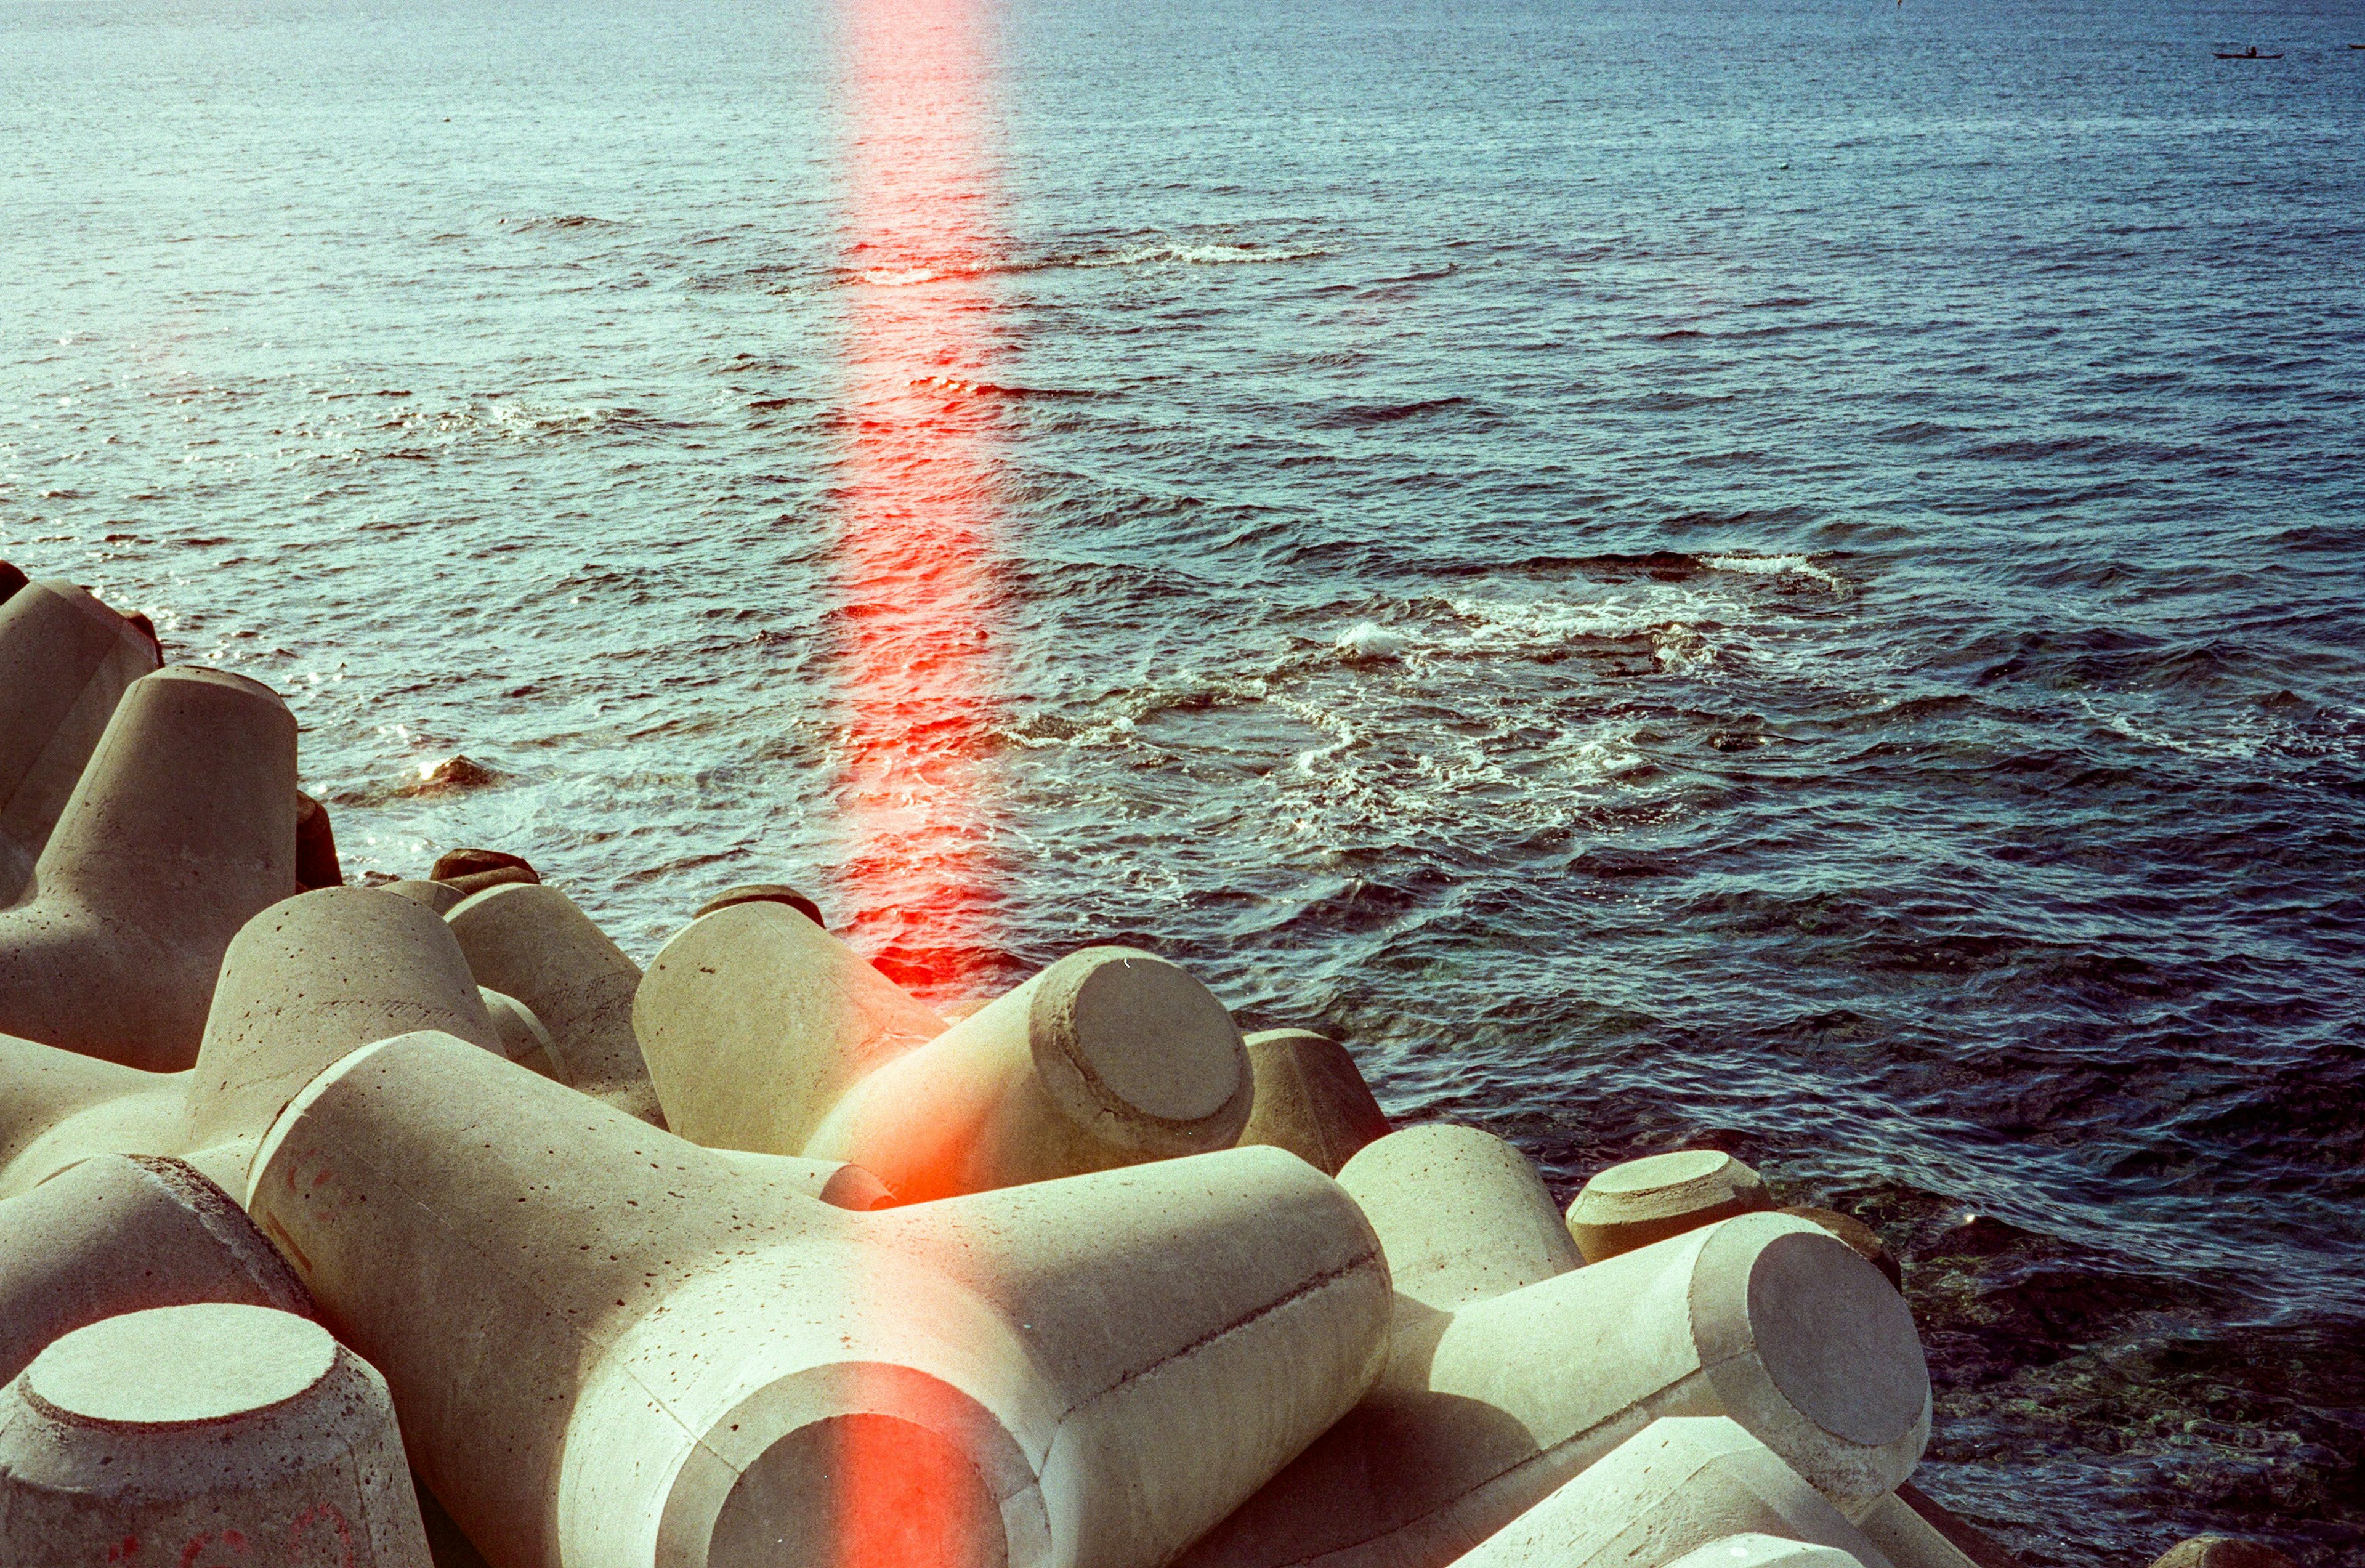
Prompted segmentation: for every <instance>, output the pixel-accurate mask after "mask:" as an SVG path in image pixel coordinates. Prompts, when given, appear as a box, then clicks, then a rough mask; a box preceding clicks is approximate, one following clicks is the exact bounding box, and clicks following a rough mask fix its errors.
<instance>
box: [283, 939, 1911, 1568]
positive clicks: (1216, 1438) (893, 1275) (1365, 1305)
mask: <svg viewBox="0 0 2365 1568" xmlns="http://www.w3.org/2000/svg"><path fill="white" fill-rule="evenodd" d="M784 913H786V912H784ZM792 918H801V917H793V916H792ZM247 1204H248V1207H249V1209H250V1211H251V1212H252V1214H253V1215H255V1217H256V1219H257V1221H258V1222H259V1223H260V1224H261V1225H262V1226H263V1229H264V1231H265V1232H266V1233H267V1234H269V1235H270V1236H272V1237H273V1238H274V1239H275V1240H276V1241H277V1242H278V1243H279V1245H280V1246H281V1248H282V1249H283V1250H285V1251H286V1253H287V1255H288V1256H289V1258H290V1259H291V1260H295V1261H296V1263H297V1269H298V1271H299V1272H300V1273H302V1274H303V1276H304V1278H305V1279H306V1282H308V1285H309V1286H310V1288H311V1290H312V1292H313V1294H314V1296H315V1298H316V1299H317V1300H318V1301H319V1304H320V1308H321V1311H322V1313H323V1315H324V1316H325V1317H326V1318H327V1319H328V1321H329V1322H330V1323H331V1326H332V1327H334V1328H335V1329H336V1330H337V1332H338V1334H339V1336H340V1337H341V1338H342V1339H343V1340H344V1341H345V1342H346V1343H347V1344H349V1345H352V1346H353V1347H354V1348H355V1349H356V1350H360V1351H361V1352H362V1353H363V1354H364V1355H366V1356H367V1357H368V1358H369V1360H370V1361H372V1362H373V1363H374V1364H375V1365H376V1366H377V1367H378V1368H380V1369H381V1370H382V1371H383V1372H385V1373H386V1375H387V1381H388V1383H390V1384H391V1385H392V1387H393V1390H394V1396H395V1402H396V1404H397V1406H398V1408H399V1409H400V1410H401V1412H402V1419H403V1425H404V1428H405V1430H406V1431H407V1432H408V1433H409V1435H410V1438H411V1439H412V1451H413V1457H414V1459H415V1460H416V1462H417V1463H418V1465H419V1468H420V1472H421V1473H423V1474H424V1475H425V1476H426V1477H427V1479H428V1481H429V1482H430V1484H432V1487H433V1488H434V1491H435V1493H436V1494H437V1495H438V1496H440V1497H441V1498H442V1499H443V1504H444V1506H446V1507H447V1508H448V1509H449V1510H450V1511H451V1514H452V1516H453V1518H455V1519H457V1520H458V1521H459V1523H460V1525H461V1526H462V1527H463V1529H465V1531H466V1532H467V1534H468V1536H469V1537H470V1539H472V1540H474V1541H475V1542H476V1545H477V1546H478V1547H479V1548H480V1549H481V1550H482V1551H484V1554H485V1555H486V1557H487V1558H488V1559H489V1560H490V1561H492V1562H498V1563H501V1564H503V1565H504V1568H524V1565H528V1564H535V1565H544V1568H549V1565H556V1568H594V1565H597V1568H622V1565H627V1564H630V1565H633V1568H647V1565H650V1564H653V1563H655V1562H666V1563H668V1564H673V1563H680V1564H704V1565H707V1568H741V1565H745V1568H759V1565H760V1568H790V1565H795V1564H829V1565H833V1568H835V1565H836V1564H841V1563H845V1562H864V1563H867V1564H873V1565H875V1568H906V1565H909V1568H943V1565H944V1564H950V1563H969V1562H1007V1563H1008V1564H1010V1565H1012V1568H1030V1565H1035V1564H1055V1565H1062V1568H1066V1565H1072V1568H1155V1565H1156V1564H1159V1563H1161V1562H1165V1561H1166V1560H1167V1559H1168V1558H1169V1557H1170V1556H1171V1555H1172V1553H1173V1552H1175V1551H1177V1550H1179V1549H1180V1548H1181V1547H1182V1546H1183V1544H1184V1543H1185V1542H1186V1541H1188V1540H1190V1539H1191V1538H1192V1537H1193V1536H1194V1535H1196V1534H1198V1533H1199V1532H1200V1531H1201V1530H1203V1529H1205V1528H1206V1527H1207V1526H1208V1525H1209V1524H1211V1523H1213V1522H1214V1521H1215V1520H1216V1518H1219V1517H1221V1516H1222V1514H1223V1513H1224V1512H1225V1511H1226V1510H1227V1509H1228V1508H1230V1507H1231V1506H1233V1505H1234V1504H1236V1503H1237V1502H1238V1501H1239V1499H1240V1498H1241V1497H1243V1496H1245V1495H1248V1494H1249V1492H1250V1491H1251V1490H1253V1489H1254V1487H1255V1486H1256V1485H1257V1484H1258V1483H1259V1482H1260V1481H1261V1480H1262V1479H1263V1478H1264V1477H1265V1476H1267V1475H1269V1474H1271V1473H1272V1472H1273V1471H1274V1470H1276V1469H1277V1468H1279V1467H1280V1466H1281V1465H1282V1464H1283V1462H1286V1461H1287V1460H1288V1458H1289V1457H1290V1456H1291V1455H1292V1454H1293V1453H1295V1452H1296V1451H1297V1450H1299V1449H1300V1448H1302V1447H1303V1446H1304V1445H1305V1444H1306V1442H1307V1441H1308V1440H1310V1439H1312V1438H1313V1437H1314V1436H1315V1435H1316V1434H1317V1433H1318V1432H1320V1431H1321V1430H1322V1429H1323V1428H1325V1427H1326V1426H1328V1424H1329V1423H1330V1422H1331V1421H1332V1420H1334V1419H1335V1418H1336V1417H1338V1416H1339V1413H1340V1412H1342V1411H1344V1410H1345V1409H1347V1408H1348V1407H1349V1406H1351V1405H1353V1404H1354V1403H1355V1401H1356V1399H1357V1398H1358V1397H1359V1396H1360V1395H1361V1394H1362V1391H1363V1389H1364V1388H1365V1386H1367V1385H1368V1383H1370V1381H1371V1379H1372V1377H1373V1375H1374V1373H1375V1372H1377V1370H1378V1366H1379V1361H1380V1358H1381V1355H1382V1353H1383V1341H1384V1336H1385V1332H1386V1316H1387V1295H1388V1292H1387V1289H1386V1282H1385V1281H1386V1276H1385V1268H1384V1262H1383V1260H1382V1259H1381V1256H1380V1251H1379V1247H1378V1243H1377V1241H1376V1239H1375V1238H1373V1235H1372V1233H1371V1231H1370V1228H1369V1227H1368V1226H1366V1225H1365V1224H1364V1223H1363V1221H1362V1216H1361V1215H1360V1214H1359V1213H1358V1212H1357V1211H1356V1209H1355V1206H1354V1204H1352V1203H1351V1201H1350V1200H1349V1199H1348V1198H1347V1197H1346V1195H1345V1193H1342V1192H1341V1191H1340V1190H1339V1187H1338V1185H1337V1183H1335V1182H1331V1181H1329V1180H1328V1178H1326V1177H1323V1176H1322V1175H1321V1174H1319V1173H1318V1172H1317V1171H1315V1170H1311V1169H1309V1168H1308V1167H1307V1166H1306V1165H1305V1164H1304V1163H1303V1162H1301V1161H1299V1160H1296V1159H1291V1158H1289V1157H1288V1156H1286V1155H1283V1154H1282V1153H1279V1152H1278V1151H1274V1150H1267V1149H1239V1150H1230V1151H1226V1152H1223V1153H1219V1154H1214V1155H1209V1156H1205V1157H1203V1158H1200V1159H1184V1160H1172V1161H1165V1162H1161V1163H1158V1164H1154V1165H1147V1166H1142V1167H1138V1168H1135V1169H1131V1170H1119V1171H1111V1172H1105V1173H1101V1174H1096V1175H1092V1176H1086V1177H1081V1178H1077V1179H1075V1180H1073V1181H1067V1182H1045V1183H1041V1184H1038V1185H1034V1186H1027V1187H1021V1188H1014V1189H1010V1190H1007V1191H1003V1192H996V1193H986V1194H981V1195H979V1196H974V1197H967V1198H961V1199H957V1200H953V1201H950V1202H947V1203H942V1204H926V1205H922V1206H916V1207H907V1208H900V1209H894V1210H890V1211H887V1212H884V1213H880V1214H870V1215H851V1214H846V1213H843V1212H841V1211H838V1210H836V1209H833V1208H830V1207H827V1206H825V1205H824V1204H819V1203H813V1202H811V1201H809V1200H805V1199H802V1198H801V1197H799V1196H797V1195H796V1194H794V1193H782V1192H781V1191H780V1190H779V1188H777V1187H776V1186H774V1185H773V1184H771V1183H770V1182H768V1181H767V1180H766V1179H765V1178H764V1177H762V1176H761V1175H758V1174H756V1173H752V1172H750V1171H748V1170H744V1169H741V1168H739V1167H737V1166H735V1165H734V1164H733V1163H732V1162H731V1161H729V1160H727V1159H723V1157H721V1156H719V1155H716V1154H714V1153H712V1152H711V1151H709V1150H706V1149H702V1148H698V1147H697V1146H695V1145H693V1144H690V1143H688V1142H686V1141H684V1140H682V1139H680V1138H678V1137H671V1136H669V1135H667V1134H666V1133H663V1132H660V1131H658V1130H656V1129H654V1128H651V1127H649V1126H645V1125H644V1124H641V1123H639V1122H636V1121H634V1120H633V1119H632V1118H630V1117H628V1116H626V1115H624V1114H622V1113H620V1112H618V1111H616V1110H614V1109H612V1108H611V1107H609V1106H607V1105H604V1104H601V1103H599V1102H596V1101H592V1100H589V1099H587V1098H585V1097H583V1096H581V1095H577V1094H573V1093H570V1092H567V1091H566V1090H564V1089H561V1088H560V1087H558V1086H557V1085H555V1084H551V1083H548V1082H545V1081H542V1080H540V1079H537V1078H535V1077H533V1076H532V1074H530V1073H526V1072H523V1071H521V1070H517V1069H515V1068H513V1067H512V1066H510V1064H508V1063H506V1062H503V1061H501V1060H499V1059H498V1058H495V1057H493V1056H492V1055H490V1054H489V1053H486V1052H482V1051H476V1050H473V1049H470V1048H468V1047H466V1046H465V1045H464V1044H462V1043H460V1042H457V1041H453V1040H448V1039H443V1038H441V1037H438V1036H409V1037H406V1038H402V1039H397V1040H391V1041H387V1042H384V1043H382V1044H379V1045H376V1046H374V1047H368V1048H366V1049H364V1050H363V1051H359V1052H355V1053H354V1054H353V1055H352V1056H349V1057H347V1058H344V1059H343V1060H342V1061H341V1062H339V1063H338V1064H337V1065H336V1066H334V1067H332V1068H331V1069H330V1070H328V1071H327V1072H325V1073H323V1074H322V1075H321V1076H320V1077H319V1079H317V1080H316V1081H314V1082H313V1083H312V1084H311V1085H310V1086H309V1087H308V1088H307V1089H306V1090H305V1091H304V1092H303V1093H302V1094H300V1095H299V1096H298V1097H297V1099H296V1100H295V1101H294V1103H291V1104H290V1105H289V1107H288V1109H287V1111H286V1114H284V1115H283V1116H282V1117H281V1119H280V1121H279V1123H278V1125H277V1126H275V1128H274V1129H273V1132H272V1134H271V1136H270V1137H268V1138H267V1139H266V1140H265V1143H264V1145H263V1149H262V1151H261V1152H260V1153H259V1155H258V1156H257V1159H256V1161H255V1166H254V1176H253V1184H252V1189H251V1190H250V1192H249V1193H248V1197H247ZM1831 1245H1833V1246H1834V1247H1836V1246H1837V1245H1838V1244H1837V1243H1836V1242H1833V1243H1831ZM389 1259H399V1260H401V1265H402V1266H401V1267H399V1268H389V1267H388V1266H387V1260H389ZM1884 1288H1885V1287H1884Z"/></svg>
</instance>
